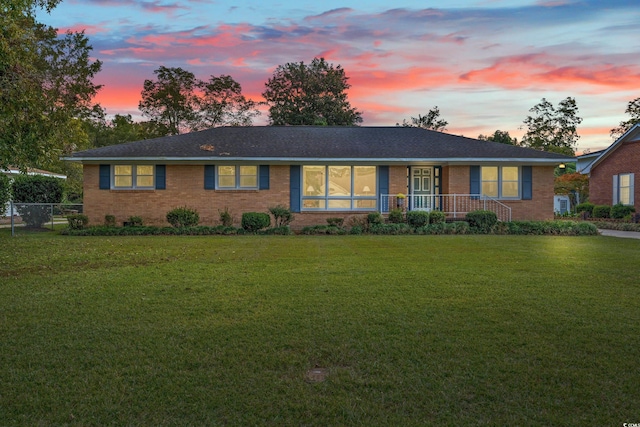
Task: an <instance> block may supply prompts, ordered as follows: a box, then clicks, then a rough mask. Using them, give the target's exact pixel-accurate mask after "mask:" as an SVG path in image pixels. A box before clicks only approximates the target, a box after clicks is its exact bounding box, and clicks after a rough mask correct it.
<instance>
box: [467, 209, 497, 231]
mask: <svg viewBox="0 0 640 427" xmlns="http://www.w3.org/2000/svg"><path fill="white" fill-rule="evenodd" d="M466 220H467V222H468V223H469V226H470V227H471V228H472V229H473V230H474V231H476V232H479V233H484V234H488V233H490V232H491V231H492V230H493V227H495V225H496V224H497V223H498V216H497V215H496V213H495V212H492V211H485V210H477V211H473V212H469V213H467V216H466Z"/></svg>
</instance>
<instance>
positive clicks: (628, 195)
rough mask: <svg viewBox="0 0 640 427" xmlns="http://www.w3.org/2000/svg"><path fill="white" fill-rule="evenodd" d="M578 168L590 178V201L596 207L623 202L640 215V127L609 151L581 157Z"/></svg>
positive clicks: (635, 128) (621, 138) (611, 146)
mask: <svg viewBox="0 0 640 427" xmlns="http://www.w3.org/2000/svg"><path fill="white" fill-rule="evenodd" d="M576 169H577V171H578V172H580V173H583V174H587V175H589V201H590V202H591V203H593V204H595V205H615V204H617V203H622V204H623V205H627V206H634V207H635V208H636V212H640V187H639V186H638V185H636V180H637V179H638V177H640V124H637V125H635V126H633V127H632V128H631V129H629V130H628V131H627V132H625V134H624V135H622V136H621V137H620V138H618V139H617V140H616V141H615V142H614V143H613V144H611V145H610V146H609V147H608V148H607V149H605V150H602V151H598V152H596V153H589V154H585V155H582V156H579V157H578V162H577V166H576Z"/></svg>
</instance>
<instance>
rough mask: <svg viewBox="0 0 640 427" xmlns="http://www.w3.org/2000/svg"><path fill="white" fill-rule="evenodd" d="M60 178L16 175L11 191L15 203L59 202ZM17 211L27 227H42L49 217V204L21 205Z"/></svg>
mask: <svg viewBox="0 0 640 427" xmlns="http://www.w3.org/2000/svg"><path fill="white" fill-rule="evenodd" d="M61 181H62V180H61V179H58V178H53V177H50V176H41V175H18V176H16V177H15V178H14V179H13V183H12V193H13V201H14V202H15V203H60V202H61V201H62V188H63V187H62V182H61ZM18 211H19V212H20V215H21V216H22V219H23V220H24V222H25V223H26V224H27V227H35V228H39V227H42V224H44V223H45V222H47V221H49V220H50V219H51V207H50V206H23V207H19V208H18Z"/></svg>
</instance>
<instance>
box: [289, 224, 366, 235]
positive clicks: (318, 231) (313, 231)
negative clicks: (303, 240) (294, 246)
mask: <svg viewBox="0 0 640 427" xmlns="http://www.w3.org/2000/svg"><path fill="white" fill-rule="evenodd" d="M354 228H355V227H354ZM352 230H353V229H352ZM301 233H302V234H307V235H322V234H329V235H343V234H347V231H346V230H345V229H344V228H342V227H336V226H335V225H312V226H307V227H304V228H303V229H302V231H301Z"/></svg>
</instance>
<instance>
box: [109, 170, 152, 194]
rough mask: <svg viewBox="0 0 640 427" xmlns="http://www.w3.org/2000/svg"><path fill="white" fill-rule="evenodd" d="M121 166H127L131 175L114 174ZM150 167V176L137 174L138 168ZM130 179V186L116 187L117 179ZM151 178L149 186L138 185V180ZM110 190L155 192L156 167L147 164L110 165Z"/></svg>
mask: <svg viewBox="0 0 640 427" xmlns="http://www.w3.org/2000/svg"><path fill="white" fill-rule="evenodd" d="M122 166H129V167H130V168H131V174H116V170H117V168H119V167H122ZM143 166H144V167H150V168H151V174H139V173H138V172H139V171H138V167H143ZM127 176H129V177H131V185H127V186H124V185H116V182H117V178H118V177H127ZM139 177H140V178H142V177H151V185H138V178H139ZM110 181H111V189H112V190H155V189H156V165H155V164H147V163H121V164H113V165H111V179H110Z"/></svg>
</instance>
